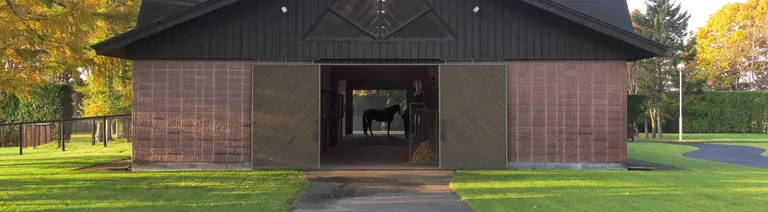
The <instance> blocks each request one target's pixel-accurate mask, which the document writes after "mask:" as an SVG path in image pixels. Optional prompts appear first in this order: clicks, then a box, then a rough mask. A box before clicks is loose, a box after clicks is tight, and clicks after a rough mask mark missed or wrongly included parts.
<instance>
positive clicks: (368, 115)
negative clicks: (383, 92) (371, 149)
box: [363, 105, 401, 137]
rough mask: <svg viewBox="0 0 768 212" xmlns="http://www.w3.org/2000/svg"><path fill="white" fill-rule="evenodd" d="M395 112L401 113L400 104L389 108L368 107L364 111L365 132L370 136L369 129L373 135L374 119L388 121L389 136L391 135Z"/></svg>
mask: <svg viewBox="0 0 768 212" xmlns="http://www.w3.org/2000/svg"><path fill="white" fill-rule="evenodd" d="M395 113H397V114H401V112H400V105H393V106H390V107H388V108H384V109H383V110H380V109H368V110H366V111H365V112H363V134H365V136H366V137H368V131H370V132H371V135H373V129H371V124H372V123H373V121H379V122H386V123H387V136H389V130H390V125H391V124H392V120H393V119H395Z"/></svg>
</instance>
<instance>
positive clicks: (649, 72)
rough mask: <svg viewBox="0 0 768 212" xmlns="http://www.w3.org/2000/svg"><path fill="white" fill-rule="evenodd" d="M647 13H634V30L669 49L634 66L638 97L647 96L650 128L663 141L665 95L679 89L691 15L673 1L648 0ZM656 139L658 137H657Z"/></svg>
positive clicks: (667, 98) (667, 109)
mask: <svg viewBox="0 0 768 212" xmlns="http://www.w3.org/2000/svg"><path fill="white" fill-rule="evenodd" d="M645 3H646V11H645V12H641V11H639V10H635V11H633V12H632V22H633V25H634V27H635V30H636V31H637V32H638V33H640V34H642V35H644V36H646V37H648V38H650V39H653V40H654V41H656V42H659V43H661V44H664V45H666V46H667V47H668V50H667V52H665V54H664V55H662V56H661V57H656V58H652V59H647V60H642V61H638V62H635V63H634V64H633V66H634V67H633V69H632V70H634V71H635V74H634V75H633V76H634V77H635V79H636V81H635V82H634V86H635V87H636V91H637V93H638V94H642V95H645V96H646V97H647V101H646V104H645V108H646V110H647V114H646V115H648V117H649V118H650V119H651V126H652V129H655V130H654V133H655V132H658V133H659V137H662V136H663V135H662V130H661V129H662V123H663V118H665V116H666V114H668V113H669V112H668V111H669V100H670V99H671V98H669V97H667V96H666V95H665V92H667V91H669V90H672V89H674V88H677V87H678V86H677V84H678V83H675V82H676V81H677V79H679V78H678V77H680V76H679V74H678V68H677V66H678V65H679V64H681V62H683V60H684V56H683V55H684V54H683V52H685V50H684V49H685V44H686V43H685V37H686V36H687V35H688V33H687V32H686V28H688V19H690V17H691V16H690V15H689V14H688V12H686V11H682V9H681V7H680V4H679V3H677V2H672V1H670V0H646V1H645ZM654 137H655V134H654Z"/></svg>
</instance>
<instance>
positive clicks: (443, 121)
mask: <svg viewBox="0 0 768 212" xmlns="http://www.w3.org/2000/svg"><path fill="white" fill-rule="evenodd" d="M506 68H507V67H506V66H504V65H444V66H440V83H439V84H440V100H439V101H440V123H439V125H440V128H441V135H440V136H441V138H440V140H441V142H440V167H441V168H447V169H504V168H506V167H507V160H506V156H505V155H506V147H507V135H506V130H507V129H506V128H507V123H506V121H507V119H506V115H507V110H506V109H507V108H506V101H507V96H506V95H505V94H506V89H507V82H506V75H507V70H506Z"/></svg>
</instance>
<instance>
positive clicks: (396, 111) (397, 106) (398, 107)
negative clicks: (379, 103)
mask: <svg viewBox="0 0 768 212" xmlns="http://www.w3.org/2000/svg"><path fill="white" fill-rule="evenodd" d="M387 110H389V111H394V112H395V113H397V114H401V113H402V112H400V110H401V109H400V105H393V106H391V107H388V108H387Z"/></svg>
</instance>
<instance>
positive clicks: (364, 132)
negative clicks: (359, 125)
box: [363, 115, 368, 137]
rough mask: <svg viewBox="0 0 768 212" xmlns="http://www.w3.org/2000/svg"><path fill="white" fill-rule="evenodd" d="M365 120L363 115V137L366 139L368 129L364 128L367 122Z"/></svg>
mask: <svg viewBox="0 0 768 212" xmlns="http://www.w3.org/2000/svg"><path fill="white" fill-rule="evenodd" d="M366 119H367V118H365V115H363V135H365V137H368V128H367V126H366V125H367V124H366V123H367V122H368V121H366Z"/></svg>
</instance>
